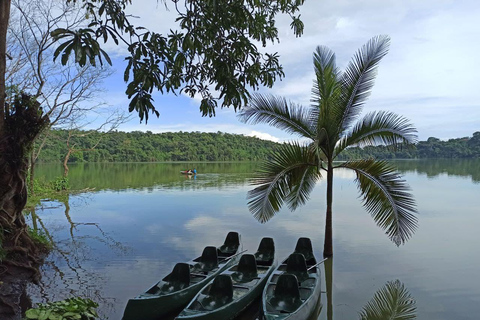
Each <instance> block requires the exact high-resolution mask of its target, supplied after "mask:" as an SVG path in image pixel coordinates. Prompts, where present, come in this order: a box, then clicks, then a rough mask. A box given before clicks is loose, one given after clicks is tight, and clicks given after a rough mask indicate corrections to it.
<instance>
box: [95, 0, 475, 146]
mask: <svg viewBox="0 0 480 320" xmlns="http://www.w3.org/2000/svg"><path fill="white" fill-rule="evenodd" d="M134 3H135V4H134V5H133V6H132V8H131V9H130V10H131V13H132V14H134V15H136V16H139V17H140V18H141V19H140V21H139V22H138V24H142V25H145V26H146V27H148V28H151V29H152V30H156V31H160V32H161V31H166V30H168V29H170V28H172V29H174V28H175V26H176V24H175V22H174V17H175V15H174V12H167V11H165V8H164V6H163V5H158V6H157V1H156V0H142V1H141V2H140V1H137V2H134ZM167 3H168V1H167ZM301 15H302V20H303V21H304V23H305V33H304V35H303V36H302V37H301V38H295V36H294V35H293V33H292V31H291V30H290V28H289V26H288V25H289V23H290V20H289V18H288V17H279V19H278V27H279V37H280V44H275V45H270V46H268V47H267V49H266V50H267V51H268V52H276V51H277V52H279V54H280V57H281V58H280V61H281V62H282V64H283V66H284V68H285V75H286V76H285V78H284V79H283V80H282V81H281V82H277V83H276V84H275V86H274V88H272V89H262V90H261V92H264V93H272V94H278V95H283V96H285V97H286V98H287V99H289V100H291V101H292V102H297V103H301V104H304V105H308V103H309V99H310V90H311V85H312V80H313V68H312V53H313V51H314V50H315V48H316V46H317V45H326V46H328V47H330V48H331V49H333V50H334V51H335V52H336V53H337V64H338V65H339V66H340V67H341V68H343V67H344V66H345V65H346V64H347V62H348V61H349V59H350V58H351V57H352V55H353V54H354V52H355V51H356V50H357V49H358V48H360V47H361V46H362V45H363V44H364V43H365V42H367V41H368V40H369V39H370V38H371V37H372V36H375V35H378V34H387V35H389V36H390V37H391V39H392V43H391V47H390V52H389V54H388V55H387V56H386V57H385V58H384V60H383V61H382V62H381V64H380V67H379V73H378V77H377V81H376V85H375V87H374V89H373V91H372V95H371V97H370V99H369V101H368V102H367V104H366V106H365V108H364V113H366V112H369V111H373V110H389V111H393V112H396V113H398V114H401V115H404V116H406V117H407V118H409V119H410V120H411V121H412V122H413V123H414V125H415V126H416V127H417V129H418V135H419V138H420V139H421V140H425V139H427V138H428V137H431V136H434V137H437V138H440V139H448V138H453V137H463V136H471V134H472V133H473V132H475V131H480V90H478V88H477V87H478V84H479V82H480V81H479V79H478V77H479V74H480V61H479V60H480V56H479V55H478V52H480V42H479V41H478V38H479V36H480V23H478V17H480V3H478V2H477V1H447V0H435V1H433V0H422V1H418V0H417V1H411V0H402V1H400V0H396V1H393V0H368V1H367V0H364V1H359V0H306V3H305V5H304V6H303V7H302V9H301ZM107 49H108V50H107V51H108V52H109V53H110V54H111V55H112V56H113V57H114V68H115V69H116V72H115V73H114V74H113V75H112V76H111V78H109V79H108V80H107V81H106V82H105V84H104V86H105V88H106V91H105V93H104V95H103V97H102V98H103V99H104V100H105V101H106V102H107V103H108V104H109V105H111V106H112V107H113V108H123V109H125V110H126V109H127V106H128V99H127V97H126V96H125V94H124V91H125V88H126V86H125V84H124V82H123V79H122V78H123V71H124V69H123V67H124V63H123V61H122V54H123V52H122V49H121V48H115V47H108V48H107ZM154 99H155V106H156V107H157V109H158V110H159V112H160V117H159V118H158V119H157V118H156V117H154V116H151V117H150V119H149V121H148V124H147V125H145V124H144V123H142V124H140V123H139V119H138V117H136V115H134V116H133V117H132V119H131V120H130V121H129V122H127V123H125V124H123V125H122V126H121V127H120V128H119V130H124V131H131V130H141V131H147V130H150V131H152V132H167V131H204V132H216V131H223V132H229V133H239V134H245V135H256V136H259V137H262V138H268V139H272V140H275V141H285V140H290V139H292V138H294V137H292V136H290V135H288V134H286V133H284V132H282V131H281V130H278V129H275V128H271V127H269V126H267V125H255V126H253V125H246V124H243V123H240V122H239V121H238V120H237V117H236V114H235V112H234V110H233V108H231V109H223V110H220V109H218V110H217V116H216V117H214V118H208V117H207V118H202V117H201V114H200V112H199V100H196V99H190V98H188V97H186V96H183V95H179V96H174V95H161V94H159V93H157V94H155V95H154Z"/></svg>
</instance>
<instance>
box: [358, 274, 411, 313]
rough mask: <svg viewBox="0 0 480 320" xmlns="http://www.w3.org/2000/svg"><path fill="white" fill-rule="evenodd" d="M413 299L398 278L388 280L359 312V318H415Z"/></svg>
mask: <svg viewBox="0 0 480 320" xmlns="http://www.w3.org/2000/svg"><path fill="white" fill-rule="evenodd" d="M416 311H417V307H416V305H415V300H414V299H413V298H412V297H411V295H410V293H409V292H408V291H407V290H406V289H405V286H404V285H403V283H401V282H400V281H399V280H396V281H391V282H388V283H387V284H386V285H385V286H384V287H383V288H381V289H379V290H378V291H377V292H376V293H375V296H374V297H373V298H372V300H370V301H369V302H368V303H367V305H366V306H365V307H363V310H362V312H361V313H360V319H361V320H413V319H416V318H417V316H416Z"/></svg>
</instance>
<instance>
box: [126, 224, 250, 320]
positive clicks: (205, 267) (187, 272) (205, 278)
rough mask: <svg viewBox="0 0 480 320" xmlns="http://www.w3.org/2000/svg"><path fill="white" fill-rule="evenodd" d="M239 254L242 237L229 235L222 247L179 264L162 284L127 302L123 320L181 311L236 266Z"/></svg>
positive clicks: (154, 317)
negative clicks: (217, 277)
mask: <svg viewBox="0 0 480 320" xmlns="http://www.w3.org/2000/svg"><path fill="white" fill-rule="evenodd" d="M240 250H241V243H240V236H239V234H238V233H237V232H229V233H228V235H227V237H226V239H225V242H224V244H223V245H222V246H220V247H218V248H216V247H206V248H205V249H204V250H203V253H202V255H201V256H200V257H198V258H196V259H193V260H192V261H189V262H187V263H177V264H176V265H175V267H174V268H173V271H172V272H171V273H170V274H168V275H167V276H166V277H165V278H163V279H162V280H161V281H160V282H158V283H157V284H155V285H154V286H153V287H151V288H150V289H149V290H147V291H146V292H145V293H143V294H141V295H139V296H137V297H135V298H133V299H130V300H129V301H128V303H127V306H126V307H125V311H124V314H123V320H157V319H161V318H162V317H164V316H165V315H167V314H170V313H173V312H174V311H179V310H181V309H182V308H183V307H185V306H186V305H187V304H188V303H189V302H190V301H191V300H192V299H193V297H195V295H196V294H197V293H198V291H200V289H202V288H203V287H204V286H205V285H206V284H207V283H208V282H210V281H211V280H212V279H213V278H215V276H217V275H219V274H220V273H221V272H222V271H224V270H226V269H227V268H228V267H230V266H232V265H234V264H235V263H237V261H238V259H239V258H240Z"/></svg>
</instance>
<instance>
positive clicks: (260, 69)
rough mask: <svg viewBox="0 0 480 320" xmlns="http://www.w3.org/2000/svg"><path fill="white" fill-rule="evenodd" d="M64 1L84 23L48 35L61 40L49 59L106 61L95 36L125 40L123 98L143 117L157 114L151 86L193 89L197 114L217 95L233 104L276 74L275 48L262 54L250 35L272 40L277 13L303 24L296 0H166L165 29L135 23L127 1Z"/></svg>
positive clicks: (297, 26)
mask: <svg viewBox="0 0 480 320" xmlns="http://www.w3.org/2000/svg"><path fill="white" fill-rule="evenodd" d="M68 2H72V3H80V4H81V5H82V6H83V8H84V9H85V11H86V13H87V15H88V16H89V17H90V19H91V23H90V24H89V26H88V28H82V29H78V30H69V29H62V28H59V29H57V30H55V31H53V32H52V36H53V37H55V38H56V39H57V40H59V41H60V42H61V43H60V44H59V46H58V48H57V49H56V51H55V59H56V58H58V57H60V56H61V62H62V64H66V63H67V61H68V58H69V56H70V55H72V54H73V55H74V57H75V61H76V62H77V63H78V64H80V65H81V66H84V65H85V64H87V63H90V64H92V65H95V64H96V60H97V59H98V61H99V63H100V64H102V63H103V59H105V60H106V62H107V63H109V64H111V61H110V58H109V57H108V54H107V53H106V52H105V51H103V50H102V49H101V46H100V43H99V41H101V40H103V42H106V41H108V40H109V39H111V40H112V41H114V42H115V43H116V44H117V45H118V44H119V43H122V44H124V45H126V46H127V48H128V52H129V55H128V56H127V57H126V60H127V67H126V70H125V76H124V80H125V81H126V82H128V86H127V90H126V94H127V95H128V97H129V98H130V99H131V101H130V105H129V110H130V111H133V110H135V111H137V112H138V114H139V116H140V119H141V120H143V119H144V118H145V121H147V120H148V114H149V112H151V113H153V114H156V115H157V116H158V115H159V112H158V111H157V109H156V108H155V106H154V105H153V98H152V92H153V90H154V89H157V90H159V91H160V92H162V93H163V92H173V93H175V94H176V93H182V92H184V93H185V94H187V95H189V96H191V97H194V96H195V95H196V94H200V95H201V96H202V102H201V105H200V110H201V112H202V114H203V116H207V115H208V116H213V115H215V108H216V107H217V104H218V102H217V101H219V100H220V101H221V106H222V107H228V106H233V107H234V109H235V110H237V109H238V108H240V107H241V106H242V105H243V104H245V103H247V102H248V99H249V97H250V95H249V93H248V91H247V87H250V88H252V89H254V90H256V89H258V88H259V86H267V87H272V86H273V83H274V81H275V80H276V79H277V78H281V77H283V76H284V73H283V69H282V67H281V65H280V64H279V60H278V58H279V56H278V54H277V53H273V54H270V53H262V52H261V51H260V50H258V48H257V47H256V46H255V44H254V41H258V42H260V43H261V45H262V46H263V47H265V46H266V45H267V43H268V42H270V41H271V42H275V41H278V40H279V38H278V29H277V27H276V25H275V18H276V16H277V15H278V14H288V15H290V17H291V18H292V23H291V25H290V26H291V28H292V29H293V31H294V33H295V35H296V36H300V35H301V34H302V33H303V27H304V25H303V22H302V21H301V20H300V15H298V16H297V15H296V13H297V12H298V10H299V8H300V6H301V5H302V4H303V3H304V0H273V1H258V0H236V1H216V0H184V1H172V5H173V6H174V7H175V10H176V12H177V13H178V17H177V22H178V25H179V30H178V31H173V30H170V32H169V33H168V34H166V35H164V34H160V33H157V32H153V31H150V30H147V29H145V28H144V27H141V26H135V25H134V24H133V23H132V22H131V20H132V19H131V16H129V15H127V14H126V12H125V11H126V9H127V7H128V6H129V5H131V4H132V1H131V0H122V1H116V0H105V1H95V0H68ZM164 2H165V5H167V2H166V1H164ZM182 2H184V3H183V5H182ZM211 87H213V88H214V91H215V92H217V93H218V96H214V93H213V92H212V89H211Z"/></svg>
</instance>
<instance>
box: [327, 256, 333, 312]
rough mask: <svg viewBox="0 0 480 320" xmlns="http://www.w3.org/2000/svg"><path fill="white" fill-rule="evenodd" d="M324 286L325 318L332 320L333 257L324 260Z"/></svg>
mask: <svg viewBox="0 0 480 320" xmlns="http://www.w3.org/2000/svg"><path fill="white" fill-rule="evenodd" d="M325 287H326V289H327V320H333V258H332V259H328V260H327V261H325Z"/></svg>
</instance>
